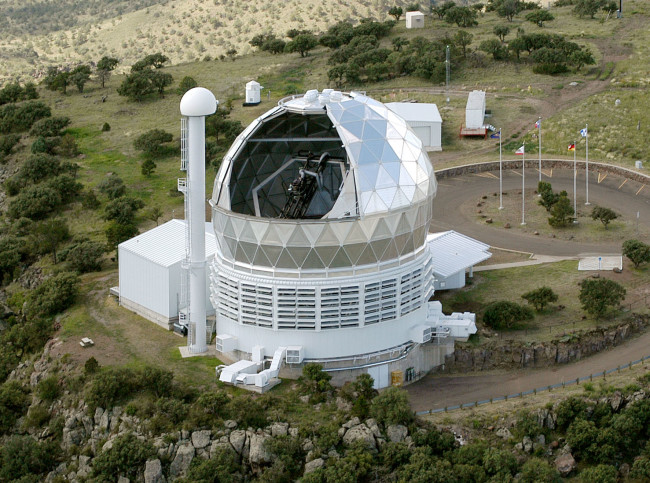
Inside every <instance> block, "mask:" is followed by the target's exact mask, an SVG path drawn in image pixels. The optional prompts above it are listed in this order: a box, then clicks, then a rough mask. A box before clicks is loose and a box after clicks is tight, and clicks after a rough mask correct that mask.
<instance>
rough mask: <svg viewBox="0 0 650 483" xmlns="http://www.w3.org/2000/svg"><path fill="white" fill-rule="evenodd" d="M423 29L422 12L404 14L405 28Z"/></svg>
mask: <svg viewBox="0 0 650 483" xmlns="http://www.w3.org/2000/svg"><path fill="white" fill-rule="evenodd" d="M423 27H424V14H423V13H422V12H418V11H415V12H406V28H407V29H421V28H423Z"/></svg>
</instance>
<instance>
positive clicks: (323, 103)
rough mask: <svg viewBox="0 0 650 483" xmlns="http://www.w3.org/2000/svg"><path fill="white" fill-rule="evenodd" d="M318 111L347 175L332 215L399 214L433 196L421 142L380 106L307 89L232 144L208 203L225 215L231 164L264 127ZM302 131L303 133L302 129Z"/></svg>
mask: <svg viewBox="0 0 650 483" xmlns="http://www.w3.org/2000/svg"><path fill="white" fill-rule="evenodd" d="M323 109H324V110H325V112H326V114H327V116H328V117H329V119H330V121H331V123H332V125H333V127H334V128H335V130H336V133H337V134H338V137H339V138H340V139H341V142H342V144H343V147H344V149H345V151H346V153H347V157H348V160H349V163H350V171H351V172H352V176H347V180H350V181H353V183H351V182H349V181H348V182H344V183H343V189H342V191H341V195H340V196H339V197H338V199H337V201H336V203H335V205H334V207H333V208H332V211H333V212H334V213H345V212H348V213H357V207H358V214H359V215H360V216H364V215H371V214H375V213H386V212H391V211H396V210H402V209H404V208H406V207H408V206H411V205H414V204H417V203H420V202H423V201H425V200H426V199H427V198H430V197H433V196H434V195H435V192H436V181H435V176H434V174H433V166H432V165H431V162H430V160H429V156H428V155H427V153H426V151H425V150H424V148H423V146H422V141H420V139H419V138H418V137H417V136H416V135H415V133H414V132H413V131H412V129H411V128H410V127H409V126H408V124H407V123H406V122H405V121H404V119H402V118H401V117H400V116H398V115H397V114H395V113H394V112H393V111H391V110H389V109H388V107H386V105H385V104H382V103H381V102H378V101H375V100H374V99H371V98H369V97H367V96H365V95H363V94H361V93H358V92H351V93H349V94H344V93H341V92H338V91H333V90H332V89H325V90H323V91H322V92H321V93H319V92H318V91H317V90H310V91H307V93H306V94H305V95H304V96H294V97H291V98H288V99H283V100H281V101H280V103H279V105H278V106H277V107H275V108H273V109H271V110H270V111H268V112H267V113H265V114H263V115H262V116H260V117H259V118H258V119H256V120H255V121H253V122H252V123H251V124H250V125H249V126H248V128H246V129H245V130H244V131H243V132H242V133H241V134H240V135H239V136H238V137H237V139H236V140H235V142H234V143H233V145H232V147H231V148H230V150H229V151H228V153H227V154H226V156H225V157H224V159H223V162H222V163H221V167H220V169H219V172H218V174H217V179H216V181H215V191H214V195H213V200H214V201H215V202H216V203H217V204H218V205H219V206H221V207H222V208H224V209H228V210H230V196H229V193H230V184H231V180H230V177H231V175H232V168H233V162H234V160H235V159H236V158H237V157H238V156H240V154H241V152H242V148H243V147H244V145H245V144H246V142H247V141H248V139H249V138H251V137H254V136H255V133H256V131H258V130H259V129H260V127H261V126H262V125H263V124H264V123H268V122H270V121H272V120H274V119H276V118H278V116H280V115H282V114H283V113H285V112H291V113H297V114H305V115H309V114H322V113H323ZM305 130H307V128H305Z"/></svg>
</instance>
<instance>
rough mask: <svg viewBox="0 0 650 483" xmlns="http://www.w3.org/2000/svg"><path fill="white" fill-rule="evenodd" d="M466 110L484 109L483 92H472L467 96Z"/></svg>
mask: <svg viewBox="0 0 650 483" xmlns="http://www.w3.org/2000/svg"><path fill="white" fill-rule="evenodd" d="M465 109H466V110H470V111H471V110H474V109H479V110H482V109H485V91H472V92H470V93H469V95H468V96H467V106H466V107H465Z"/></svg>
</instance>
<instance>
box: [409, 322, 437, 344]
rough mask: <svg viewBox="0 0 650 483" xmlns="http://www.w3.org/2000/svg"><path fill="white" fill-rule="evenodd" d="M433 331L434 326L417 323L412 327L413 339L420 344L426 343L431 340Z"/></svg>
mask: <svg viewBox="0 0 650 483" xmlns="http://www.w3.org/2000/svg"><path fill="white" fill-rule="evenodd" d="M431 331H432V328H431V327H430V326H428V325H416V326H415V327H411V330H410V333H411V340H412V341H413V342H417V343H419V344H424V343H425V342H429V341H430V340H431Z"/></svg>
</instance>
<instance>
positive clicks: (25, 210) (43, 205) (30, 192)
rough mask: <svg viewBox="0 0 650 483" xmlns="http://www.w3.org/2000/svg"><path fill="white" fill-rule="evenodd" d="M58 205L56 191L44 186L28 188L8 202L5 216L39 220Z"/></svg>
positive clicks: (58, 197)
mask: <svg viewBox="0 0 650 483" xmlns="http://www.w3.org/2000/svg"><path fill="white" fill-rule="evenodd" d="M60 204H61V196H60V195H59V193H57V191H56V190H54V189H52V188H50V187H49V186H44V185H36V186H30V187H29V188H27V189H25V190H23V191H22V192H21V193H20V194H19V195H18V196H16V198H14V199H13V200H11V201H10V202H9V208H8V209H7V215H9V217H10V218H13V219H18V218H21V217H25V218H29V219H30V220H40V219H42V218H45V217H46V216H47V215H48V214H50V213H51V212H52V211H54V209H55V208H56V207H58V206H59V205H60Z"/></svg>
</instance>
